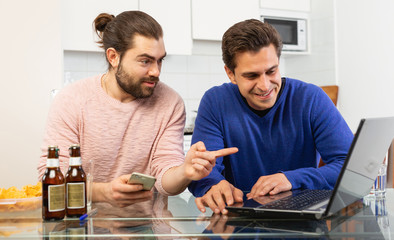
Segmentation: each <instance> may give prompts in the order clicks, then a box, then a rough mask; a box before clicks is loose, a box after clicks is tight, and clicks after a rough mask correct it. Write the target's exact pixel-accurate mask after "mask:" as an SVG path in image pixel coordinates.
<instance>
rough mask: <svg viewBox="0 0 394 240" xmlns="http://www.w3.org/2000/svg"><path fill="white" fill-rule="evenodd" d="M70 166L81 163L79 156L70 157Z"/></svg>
mask: <svg viewBox="0 0 394 240" xmlns="http://www.w3.org/2000/svg"><path fill="white" fill-rule="evenodd" d="M69 165H70V166H79V165H82V161H81V157H70V164H69Z"/></svg>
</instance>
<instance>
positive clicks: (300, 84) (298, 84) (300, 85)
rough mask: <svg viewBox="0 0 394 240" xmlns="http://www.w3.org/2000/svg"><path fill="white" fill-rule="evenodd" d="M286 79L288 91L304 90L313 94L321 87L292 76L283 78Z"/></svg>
mask: <svg viewBox="0 0 394 240" xmlns="http://www.w3.org/2000/svg"><path fill="white" fill-rule="evenodd" d="M284 79H285V80H286V83H285V84H286V86H287V88H288V89H289V93H297V92H298V93H299V92H300V91H301V92H304V93H305V94H315V93H316V92H318V91H320V90H321V89H320V88H319V87H318V86H316V85H314V84H312V83H307V82H304V81H301V80H298V79H294V78H288V77H286V78H284Z"/></svg>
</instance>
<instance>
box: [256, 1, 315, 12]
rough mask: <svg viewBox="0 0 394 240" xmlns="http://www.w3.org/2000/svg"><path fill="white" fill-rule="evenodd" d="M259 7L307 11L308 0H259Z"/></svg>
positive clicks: (308, 8)
mask: <svg viewBox="0 0 394 240" xmlns="http://www.w3.org/2000/svg"><path fill="white" fill-rule="evenodd" d="M260 7H261V8H269V9H277V10H286V11H301V12H309V11H310V8H311V4H310V0H260Z"/></svg>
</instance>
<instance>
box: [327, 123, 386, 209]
mask: <svg viewBox="0 0 394 240" xmlns="http://www.w3.org/2000/svg"><path fill="white" fill-rule="evenodd" d="M393 136H394V118H393V117H389V118H367V119H362V120H361V122H360V124H359V127H358V129H357V132H356V135H355V137H354V140H353V143H352V145H351V147H350V149H349V153H348V155H347V159H346V161H345V163H344V165H345V166H344V167H343V168H342V171H341V173H340V175H339V177H338V180H337V185H336V186H335V188H334V191H333V194H332V196H331V198H333V199H331V201H330V203H329V205H328V208H327V212H326V215H331V214H334V213H336V212H338V211H339V210H341V209H342V208H344V207H346V206H348V205H350V204H352V203H353V202H355V201H357V200H359V199H361V198H363V197H364V196H366V195H368V194H369V192H370V190H371V187H372V185H373V183H374V181H375V178H376V176H377V174H378V170H379V167H380V165H381V163H383V160H384V158H385V156H386V153H387V151H388V149H389V146H390V144H391V141H392V139H393Z"/></svg>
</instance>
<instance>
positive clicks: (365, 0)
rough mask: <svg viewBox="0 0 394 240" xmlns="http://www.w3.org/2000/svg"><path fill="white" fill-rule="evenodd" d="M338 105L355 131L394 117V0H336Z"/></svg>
mask: <svg viewBox="0 0 394 240" xmlns="http://www.w3.org/2000/svg"><path fill="white" fill-rule="evenodd" d="M335 4H336V7H335V9H336V28H337V56H338V57H337V59H338V62H337V64H338V65H337V73H338V81H339V87H340V90H339V98H338V106H339V108H340V110H341V113H342V115H343V116H344V117H345V120H346V121H347V122H348V124H349V125H350V127H351V128H352V130H353V131H355V130H356V127H357V125H358V122H359V120H360V118H362V117H377V116H393V115H394V94H393V92H394V60H393V57H394V27H393V25H394V14H393V12H394V1H393V0H379V1H369V0H346V1H341V0H337V1H336V3H335Z"/></svg>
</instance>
